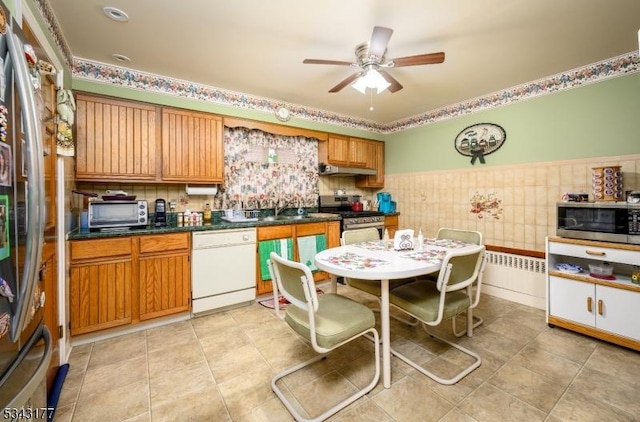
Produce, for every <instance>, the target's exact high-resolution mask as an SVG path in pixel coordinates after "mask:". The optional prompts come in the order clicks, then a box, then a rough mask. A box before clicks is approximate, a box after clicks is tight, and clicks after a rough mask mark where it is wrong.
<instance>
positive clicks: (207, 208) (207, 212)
mask: <svg viewBox="0 0 640 422" xmlns="http://www.w3.org/2000/svg"><path fill="white" fill-rule="evenodd" d="M202 220H203V222H204V224H211V205H210V204H209V203H208V202H205V203H204V213H203V215H202Z"/></svg>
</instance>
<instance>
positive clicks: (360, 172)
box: [319, 163, 377, 176]
mask: <svg viewBox="0 0 640 422" xmlns="http://www.w3.org/2000/svg"><path fill="white" fill-rule="evenodd" d="M319 170H320V173H319V174H320V176H375V175H376V174H377V171H376V170H374V169H365V168H359V167H342V166H334V165H330V164H323V163H320V165H319Z"/></svg>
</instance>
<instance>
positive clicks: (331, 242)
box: [256, 221, 340, 295]
mask: <svg viewBox="0 0 640 422" xmlns="http://www.w3.org/2000/svg"><path fill="white" fill-rule="evenodd" d="M318 234H324V235H326V237H327V248H335V247H337V246H339V245H340V221H327V222H315V223H304V224H289V225H282V226H269V227H258V232H257V237H258V244H260V241H265V240H277V239H291V240H292V247H293V259H294V260H295V261H299V260H300V256H299V251H298V245H297V243H298V242H297V239H298V238H300V237H305V236H313V235H318ZM256 263H257V265H256V293H257V294H258V295H261V294H266V293H270V292H272V291H273V287H272V284H271V278H270V277H269V278H266V279H265V280H263V276H262V275H263V274H262V270H261V263H260V253H259V251H258V253H257V254H256ZM328 277H329V275H328V274H327V273H325V272H322V271H317V272H315V273H314V274H313V278H314V280H316V281H318V280H324V279H327V278H328Z"/></svg>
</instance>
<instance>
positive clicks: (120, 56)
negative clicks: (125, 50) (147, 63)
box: [111, 54, 131, 63]
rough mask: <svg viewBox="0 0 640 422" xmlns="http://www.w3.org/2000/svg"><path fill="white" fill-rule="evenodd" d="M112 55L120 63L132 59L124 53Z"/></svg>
mask: <svg viewBox="0 0 640 422" xmlns="http://www.w3.org/2000/svg"><path fill="white" fill-rule="evenodd" d="M111 57H113V58H114V59H115V61H117V62H120V63H131V59H130V58H129V57H127V56H125V55H124V54H112V55H111Z"/></svg>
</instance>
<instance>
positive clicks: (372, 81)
mask: <svg viewBox="0 0 640 422" xmlns="http://www.w3.org/2000/svg"><path fill="white" fill-rule="evenodd" d="M351 86H352V87H354V88H355V89H357V90H358V91H360V92H361V93H362V94H366V92H367V88H371V89H375V90H376V92H377V93H378V94H380V93H381V92H382V91H384V90H385V89H387V88H389V87H390V86H391V84H390V83H389V82H387V80H386V79H385V78H384V77H383V76H382V75H381V74H380V72H378V71H377V70H375V69H369V70H367V73H365V74H364V75H363V76H361V77H359V78H358V79H357V80H356V81H355V82H354V83H353V84H352V85H351Z"/></svg>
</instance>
